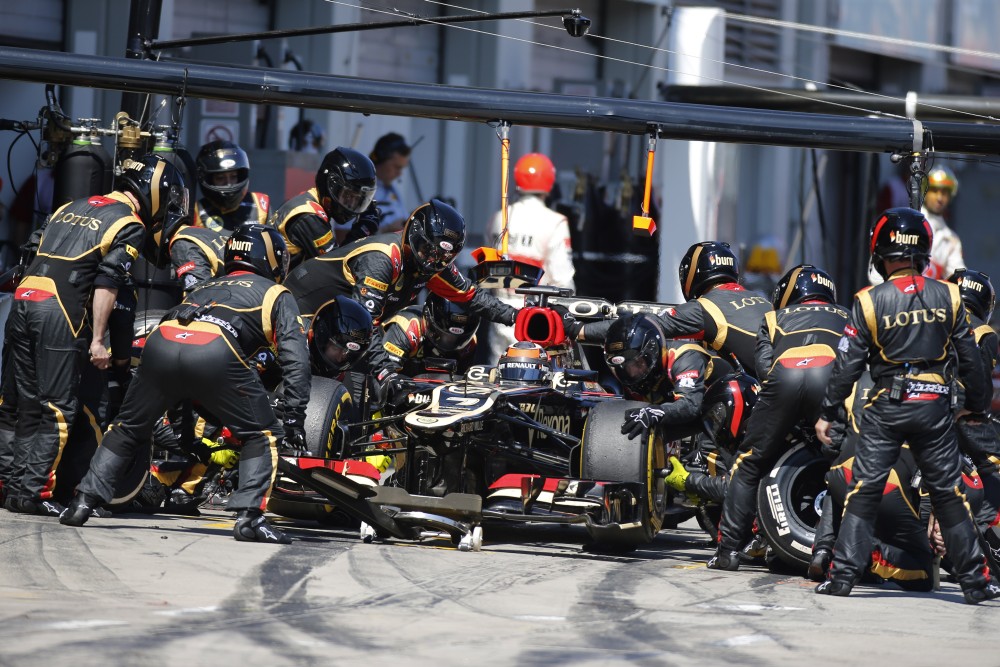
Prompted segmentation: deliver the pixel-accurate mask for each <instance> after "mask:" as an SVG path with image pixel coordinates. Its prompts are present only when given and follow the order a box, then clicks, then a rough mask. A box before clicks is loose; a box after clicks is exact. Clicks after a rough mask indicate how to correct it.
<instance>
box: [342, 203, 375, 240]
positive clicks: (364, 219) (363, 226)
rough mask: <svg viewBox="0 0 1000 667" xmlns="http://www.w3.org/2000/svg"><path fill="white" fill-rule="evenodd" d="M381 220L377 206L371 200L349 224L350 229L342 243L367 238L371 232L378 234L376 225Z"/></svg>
mask: <svg viewBox="0 0 1000 667" xmlns="http://www.w3.org/2000/svg"><path fill="white" fill-rule="evenodd" d="M381 221H382V214H381V213H380V212H379V210H378V206H376V205H375V202H372V203H371V204H370V205H369V206H368V208H366V209H365V210H364V211H363V212H362V213H361V215H359V216H358V219H357V220H355V221H354V224H353V225H351V231H349V232H348V233H347V238H346V239H344V243H348V242H350V241H357V240H358V239H363V238H367V237H369V236H371V235H372V234H378V227H379V223H380V222H381Z"/></svg>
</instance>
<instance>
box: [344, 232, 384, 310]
mask: <svg viewBox="0 0 1000 667" xmlns="http://www.w3.org/2000/svg"><path fill="white" fill-rule="evenodd" d="M347 268H348V269H349V270H350V272H351V275H353V276H354V288H353V290H352V291H351V298H352V299H354V300H355V301H357V302H358V303H360V304H361V305H362V306H364V307H365V310H367V311H368V312H369V313H371V316H372V320H374V322H375V324H381V319H382V313H383V311H384V310H385V299H386V294H387V293H388V291H389V288H390V286H391V285H392V276H393V271H392V260H391V259H389V256H388V255H386V254H385V253H383V252H381V251H378V250H372V251H369V252H362V253H359V254H358V255H355V256H354V257H352V258H351V259H350V260H349V261H348V262H347Z"/></svg>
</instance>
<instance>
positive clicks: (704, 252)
mask: <svg viewBox="0 0 1000 667" xmlns="http://www.w3.org/2000/svg"><path fill="white" fill-rule="evenodd" d="M678 275H679V276H680V279H681V293H682V294H683V295H684V298H685V299H687V300H688V301H690V300H691V299H697V298H698V297H700V296H701V295H702V294H704V293H705V290H706V289H708V287H709V286H710V285H714V284H716V283H735V282H736V281H738V280H739V279H740V263H739V261H737V259H736V255H734V254H733V251H732V250H730V249H729V244H728V243H722V242H721V241H702V242H701V243H695V244H694V245H693V246H691V247H690V248H688V251H687V252H686V253H684V258H683V259H682V260H681V265H680V268H679V270H678Z"/></svg>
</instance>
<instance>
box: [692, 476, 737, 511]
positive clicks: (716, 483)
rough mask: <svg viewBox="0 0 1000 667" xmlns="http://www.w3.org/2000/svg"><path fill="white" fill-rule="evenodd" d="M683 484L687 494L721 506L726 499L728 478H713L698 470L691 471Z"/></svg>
mask: <svg viewBox="0 0 1000 667" xmlns="http://www.w3.org/2000/svg"><path fill="white" fill-rule="evenodd" d="M684 484H685V489H686V490H687V491H688V492H690V493H693V494H695V495H696V496H698V497H699V498H703V499H705V500H708V501H711V502H715V503H719V504H720V505H721V504H722V503H723V501H725V499H726V489H728V488H729V477H728V476H725V475H715V476H713V475H709V474H708V473H704V472H701V471H700V470H692V471H691V474H690V475H688V478H687V480H685V482H684Z"/></svg>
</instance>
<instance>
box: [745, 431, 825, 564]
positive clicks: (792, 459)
mask: <svg viewBox="0 0 1000 667" xmlns="http://www.w3.org/2000/svg"><path fill="white" fill-rule="evenodd" d="M829 469H830V463H829V461H827V460H826V459H825V458H823V457H822V456H821V455H820V454H819V452H817V451H815V450H814V449H813V448H812V447H809V446H807V445H806V444H804V443H799V444H797V445H795V446H794V447H792V448H791V449H790V450H788V451H787V452H785V454H784V455H783V456H782V457H781V458H780V459H778V462H777V463H776V464H775V465H774V467H773V468H772V469H771V471H770V472H769V473H768V474H767V475H766V476H765V477H764V479H762V480H761V482H760V486H759V487H758V488H757V508H758V510H757V511H758V515H757V516H758V521H759V522H760V526H761V528H762V529H763V530H764V534H765V535H766V536H767V541H768V544H770V545H771V548H772V549H773V550H774V553H775V555H777V557H778V558H780V559H781V560H782V561H784V562H785V563H787V564H788V565H791V566H793V567H796V568H800V569H802V570H804V569H805V568H807V567H809V561H810V559H811V558H812V545H813V540H814V539H815V537H816V525H817V524H818V523H819V517H820V512H821V509H820V508H821V505H822V500H823V495H824V494H825V493H826V473H827V471H828V470H829Z"/></svg>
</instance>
